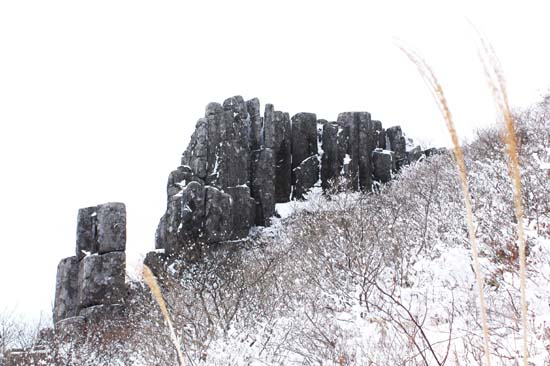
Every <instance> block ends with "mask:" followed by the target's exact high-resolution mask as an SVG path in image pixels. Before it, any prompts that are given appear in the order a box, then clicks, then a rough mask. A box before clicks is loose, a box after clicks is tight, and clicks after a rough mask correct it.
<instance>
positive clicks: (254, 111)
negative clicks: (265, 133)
mask: <svg viewBox="0 0 550 366" xmlns="http://www.w3.org/2000/svg"><path fill="white" fill-rule="evenodd" d="M246 108H247V110H248V115H249V116H250V130H249V133H248V139H249V147H250V150H257V149H259V148H260V146H261V145H262V142H263V137H262V126H263V119H262V117H261V115H260V100H259V99H258V98H254V99H250V100H248V101H247V102H246Z"/></svg>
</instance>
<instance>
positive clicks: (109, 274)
mask: <svg viewBox="0 0 550 366" xmlns="http://www.w3.org/2000/svg"><path fill="white" fill-rule="evenodd" d="M125 250H126V207H125V205H124V204H123V203H119V202H110V203H105V204H102V205H98V206H93V207H87V208H83V209H80V210H79V211H78V217H77V238H76V256H74V257H70V258H66V259H64V260H62V261H61V262H60V263H59V266H58V269H57V280H56V294H55V305H54V309H53V319H54V323H56V324H57V323H60V324H61V323H63V324H64V323H66V322H61V321H62V320H64V319H68V318H71V317H75V316H77V315H82V314H80V313H81V312H82V311H83V310H85V309H86V308H88V307H89V306H95V305H106V304H119V303H121V302H123V299H124V295H125V293H126V288H125V274H126V253H125ZM69 323H70V322H69ZM67 324H68V323H67ZM57 327H58V326H57V325H56V328H57Z"/></svg>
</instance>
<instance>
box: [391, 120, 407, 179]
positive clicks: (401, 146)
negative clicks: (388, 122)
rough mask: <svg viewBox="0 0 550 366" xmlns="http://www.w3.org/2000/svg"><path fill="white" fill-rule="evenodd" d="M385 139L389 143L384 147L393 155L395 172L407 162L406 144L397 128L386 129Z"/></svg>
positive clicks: (399, 128)
mask: <svg viewBox="0 0 550 366" xmlns="http://www.w3.org/2000/svg"><path fill="white" fill-rule="evenodd" d="M386 137H387V141H388V142H389V146H386V148H387V149H388V150H391V151H393V152H394V153H395V159H394V171H397V170H399V169H401V167H402V166H403V165H405V164H406V162H407V156H406V149H407V142H406V140H405V137H404V136H403V132H402V131H401V127H399V126H394V127H390V128H388V129H387V130H386Z"/></svg>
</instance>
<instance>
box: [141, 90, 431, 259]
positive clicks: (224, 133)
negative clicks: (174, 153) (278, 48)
mask: <svg viewBox="0 0 550 366" xmlns="http://www.w3.org/2000/svg"><path fill="white" fill-rule="evenodd" d="M319 126H320V127H321V129H320V130H319V131H318V127H319ZM319 143H320V144H321V147H322V151H321V153H320V152H319V146H318V144H319ZM423 155H424V152H423V151H422V150H420V149H419V148H415V149H414V150H412V151H411V152H408V151H407V144H406V140H405V137H404V135H403V133H402V131H401V127H399V126H394V127H391V128H388V129H386V130H385V129H384V128H383V126H382V123H381V122H380V121H377V120H372V119H371V115H370V113H368V112H344V113H340V115H339V116H338V119H337V121H336V122H327V121H325V120H319V119H317V116H316V115H315V114H314V113H297V114H296V115H294V116H292V118H290V115H289V114H288V113H285V112H282V111H277V110H275V107H274V106H273V105H272V104H266V106H265V110H264V113H263V116H262V115H261V112H260V102H259V100H258V99H257V98H254V99H251V100H248V101H245V100H244V99H243V98H242V97H241V96H234V97H231V98H228V99H226V100H225V101H224V102H223V103H222V104H220V103H210V104H208V105H207V106H206V111H205V116H204V117H203V118H200V119H199V120H198V122H197V124H196V127H195V132H194V133H193V135H192V137H191V141H190V143H189V145H188V147H187V149H186V150H185V151H184V153H183V156H182V159H181V166H179V167H178V168H176V170H174V171H173V172H172V173H170V175H169V177H168V185H167V195H168V199H167V208H166V212H165V214H164V215H163V216H162V218H161V220H160V223H159V225H158V229H157V234H156V248H157V249H162V250H164V255H165V256H173V255H181V254H182V253H184V254H185V255H186V256H187V257H188V258H189V257H197V256H199V257H200V255H201V254H200V253H201V251H202V250H203V249H204V247H208V246H211V245H221V244H222V243H228V242H229V241H232V240H238V239H241V238H244V237H246V236H247V234H248V231H249V229H250V228H251V227H252V226H254V225H257V226H268V225H269V224H270V218H271V217H273V216H274V215H275V214H276V212H275V204H276V203H283V202H288V201H289V200H290V199H303V198H304V197H305V196H306V194H307V193H308V192H309V191H310V190H311V189H312V188H313V187H315V186H318V185H320V186H321V187H322V188H323V190H325V191H327V190H329V189H330V188H331V186H332V184H333V182H334V181H335V180H337V179H338V178H344V179H345V180H347V182H348V186H349V187H350V188H351V189H353V190H357V191H364V192H370V191H372V186H373V182H374V181H378V182H381V183H386V182H388V181H390V180H391V178H392V175H393V174H395V173H396V172H397V171H398V170H399V169H400V167H402V166H403V165H405V164H407V163H410V162H412V161H416V160H418V159H420V158H421V157H422V156H423ZM154 256H156V257H159V256H162V254H159V253H155V254H152V255H151V256H150V258H149V259H151V261H153V262H154V261H157V260H158V259H159V258H157V259H154V260H153V257H154Z"/></svg>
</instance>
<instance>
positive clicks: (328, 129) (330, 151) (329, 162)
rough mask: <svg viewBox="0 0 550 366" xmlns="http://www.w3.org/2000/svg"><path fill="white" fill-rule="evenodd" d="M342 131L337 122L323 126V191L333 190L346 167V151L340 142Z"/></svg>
mask: <svg viewBox="0 0 550 366" xmlns="http://www.w3.org/2000/svg"><path fill="white" fill-rule="evenodd" d="M340 130H341V129H340V127H339V125H338V124H337V123H336V122H327V123H325V124H324V125H323V136H322V147H323V157H322V159H321V160H322V161H321V187H323V191H326V190H327V189H330V188H332V182H333V180H335V179H338V178H339V177H340V175H341V172H342V169H343V167H344V156H345V149H344V148H343V146H342V144H341V143H339V141H338V140H339V132H340ZM340 140H341V138H340Z"/></svg>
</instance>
